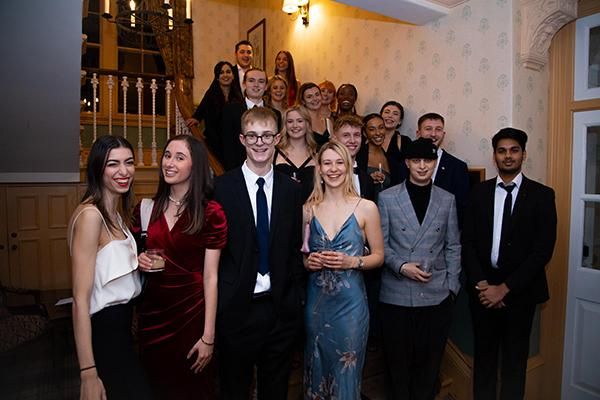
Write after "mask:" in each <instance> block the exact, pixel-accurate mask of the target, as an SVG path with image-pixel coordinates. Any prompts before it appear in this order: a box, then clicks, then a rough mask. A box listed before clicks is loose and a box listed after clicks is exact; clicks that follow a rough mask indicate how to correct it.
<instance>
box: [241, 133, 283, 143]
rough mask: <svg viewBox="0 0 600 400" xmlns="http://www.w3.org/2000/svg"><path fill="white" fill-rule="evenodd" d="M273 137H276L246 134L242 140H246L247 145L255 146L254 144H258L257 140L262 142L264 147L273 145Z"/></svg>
mask: <svg viewBox="0 0 600 400" xmlns="http://www.w3.org/2000/svg"><path fill="white" fill-rule="evenodd" d="M275 136H277V135H271V134H268V135H253V134H248V135H244V138H245V139H246V143H248V144H256V142H258V139H260V140H262V142H263V143H264V144H266V145H270V144H271V143H273V140H275Z"/></svg>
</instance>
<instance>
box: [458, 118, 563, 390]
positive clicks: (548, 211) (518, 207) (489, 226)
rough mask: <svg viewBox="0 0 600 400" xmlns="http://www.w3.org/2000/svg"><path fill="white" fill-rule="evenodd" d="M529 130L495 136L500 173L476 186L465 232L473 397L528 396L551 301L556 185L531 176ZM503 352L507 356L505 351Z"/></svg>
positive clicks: (463, 237) (466, 215) (494, 146)
mask: <svg viewBox="0 0 600 400" xmlns="http://www.w3.org/2000/svg"><path fill="white" fill-rule="evenodd" d="M526 143H527V134H526V133H525V132H523V131H521V130H518V129H514V128H504V129H502V130H500V131H499V132H498V133H497V134H496V135H495V136H494V137H493V138H492V146H493V148H494V160H495V162H496V166H497V168H498V176H497V177H496V178H493V179H490V180H487V181H485V182H483V183H480V184H478V185H477V186H475V187H474V188H473V191H472V192H471V197H470V201H469V205H468V207H467V209H466V212H465V220H464V228H463V231H462V245H463V247H462V249H463V254H462V259H463V266H464V268H465V269H466V272H467V278H468V284H467V289H468V292H469V298H470V307H471V316H472V318H473V333H474V344H475V353H474V362H473V393H474V399H475V400H495V399H496V384H497V383H496V381H497V370H498V364H499V359H501V368H500V371H501V382H502V386H501V389H500V399H502V400H519V399H523V396H524V394H525V374H526V369H527V357H528V355H529V336H530V334H531V326H532V321H533V316H534V314H535V309H536V305H537V304H539V303H543V302H545V301H547V300H548V298H549V294H548V283H547V281H546V272H545V269H544V268H545V266H546V264H547V263H548V262H549V261H550V259H551V257H552V252H553V250H554V242H555V241H556V207H555V204H554V191H553V190H552V189H551V188H549V187H547V186H544V185H542V184H540V183H538V182H535V181H532V180H530V179H528V178H526V177H525V176H524V175H523V174H522V172H521V167H522V165H523V161H525V158H526V156H527V153H526V152H525V145H526ZM499 355H501V357H499Z"/></svg>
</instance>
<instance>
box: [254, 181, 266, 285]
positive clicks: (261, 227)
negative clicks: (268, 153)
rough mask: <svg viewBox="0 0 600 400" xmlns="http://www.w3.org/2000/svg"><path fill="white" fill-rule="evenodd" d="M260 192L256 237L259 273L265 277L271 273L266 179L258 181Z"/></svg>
mask: <svg viewBox="0 0 600 400" xmlns="http://www.w3.org/2000/svg"><path fill="white" fill-rule="evenodd" d="M256 184H257V185H258V191H257V192H256V236H257V239H258V250H259V256H258V272H259V273H260V274H261V275H265V274H267V273H268V272H269V208H268V206H267V195H265V191H264V189H263V187H264V186H265V179H264V178H258V179H257V180H256Z"/></svg>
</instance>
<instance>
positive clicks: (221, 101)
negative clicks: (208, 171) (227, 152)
mask: <svg viewBox="0 0 600 400" xmlns="http://www.w3.org/2000/svg"><path fill="white" fill-rule="evenodd" d="M234 73H236V74H237V68H235V69H234V67H233V65H231V64H230V63H228V62H227V61H219V62H218V63H217V65H215V68H214V74H215V77H214V79H213V81H212V83H211V84H210V87H209V88H208V90H207V91H206V93H205V94H204V97H203V98H202V101H201V102H200V105H199V106H198V108H197V109H196V111H195V112H194V115H193V116H192V118H189V119H188V120H186V121H185V122H186V124H187V126H188V127H192V126H196V125H199V124H200V122H201V121H204V137H205V141H206V144H207V145H208V147H209V149H210V150H211V151H212V153H213V154H214V155H215V156H216V157H217V158H218V159H219V161H222V160H223V142H222V140H221V137H220V135H219V123H220V121H221V111H222V110H223V107H224V106H225V104H227V103H232V102H236V101H239V102H241V101H242V94H241V93H240V92H239V90H238V89H237V87H236V85H234V84H233V82H234V75H233V74H234Z"/></svg>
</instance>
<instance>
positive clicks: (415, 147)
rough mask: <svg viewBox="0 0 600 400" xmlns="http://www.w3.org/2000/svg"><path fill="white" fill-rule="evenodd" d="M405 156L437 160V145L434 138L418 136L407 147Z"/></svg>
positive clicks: (407, 157)
mask: <svg viewBox="0 0 600 400" xmlns="http://www.w3.org/2000/svg"><path fill="white" fill-rule="evenodd" d="M404 157H405V158H406V159H407V160H410V159H411V158H424V159H426V160H437V158H438V155H437V146H436V145H435V144H433V140H431V139H427V138H418V139H417V140H415V141H413V142H412V143H411V144H409V145H408V146H407V147H406V150H405V152H404Z"/></svg>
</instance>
